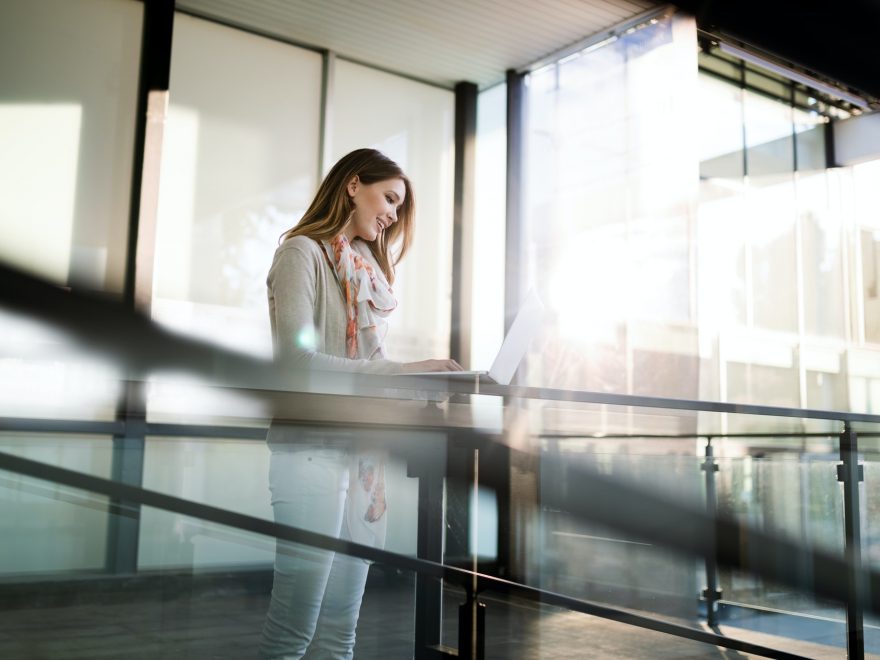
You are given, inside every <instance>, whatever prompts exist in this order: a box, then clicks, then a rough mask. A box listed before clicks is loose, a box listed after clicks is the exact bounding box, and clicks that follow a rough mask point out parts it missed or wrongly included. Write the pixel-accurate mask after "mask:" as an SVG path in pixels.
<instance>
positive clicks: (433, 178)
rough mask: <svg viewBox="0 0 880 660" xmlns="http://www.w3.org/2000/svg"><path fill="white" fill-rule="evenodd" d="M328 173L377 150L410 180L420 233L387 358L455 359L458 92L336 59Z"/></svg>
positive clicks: (398, 284)
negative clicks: (359, 153) (346, 159)
mask: <svg viewBox="0 0 880 660" xmlns="http://www.w3.org/2000/svg"><path fill="white" fill-rule="evenodd" d="M331 102H332V110H331V117H332V123H331V126H330V131H329V135H328V139H329V141H330V149H329V151H330V154H331V157H330V159H329V160H328V162H327V168H328V169H329V167H330V166H331V165H332V164H333V163H334V162H336V160H337V159H338V158H340V157H342V156H343V155H345V154H346V153H348V152H349V151H351V150H353V149H358V148H360V147H373V148H376V149H379V150H380V151H382V152H384V153H385V154H387V155H388V156H389V157H390V158H392V159H393V160H394V161H396V162H397V163H398V164H399V165H400V166H401V167H402V168H403V170H404V172H406V173H407V176H409V178H410V179H411V181H412V184H413V188H414V196H415V199H416V232H415V242H414V243H413V246H412V250H411V251H410V252H409V254H408V255H407V257H406V258H405V259H404V260H403V261H402V262H401V264H400V266H399V268H398V272H397V279H396V281H395V283H394V287H393V288H394V293H395V296H396V297H397V299H398V303H399V304H398V308H397V310H395V312H394V314H392V316H391V317H390V319H389V331H388V340H387V342H388V355H389V357H391V358H392V359H396V360H402V361H410V360H424V359H426V358H431V357H444V356H447V355H449V317H450V309H451V306H450V300H451V295H452V174H453V172H452V168H453V165H454V160H453V157H454V154H453V141H452V140H453V127H454V124H453V121H454V112H455V97H454V95H453V93H452V92H450V91H449V90H445V89H440V88H437V87H432V86H430V85H425V84H423V83H418V82H414V81H411V80H406V79H404V78H401V77H400V76H394V75H391V74H389V73H384V72H381V71H377V70H375V69H371V68H369V67H366V66H362V65H359V64H353V63H351V62H347V61H345V60H337V61H336V69H335V76H334V86H333V90H332V95H331Z"/></svg>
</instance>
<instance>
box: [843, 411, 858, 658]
mask: <svg viewBox="0 0 880 660" xmlns="http://www.w3.org/2000/svg"><path fill="white" fill-rule="evenodd" d="M858 452H859V442H858V437H857V436H856V432H855V431H854V430H853V428H852V426H851V425H850V423H849V422H844V427H843V432H842V433H841V434H840V460H841V461H842V463H840V464H839V465H838V466H837V480H838V481H840V482H842V483H843V529H844V541H845V553H846V557H847V559H848V560H849V561H850V562H851V566H852V570H850V572H849V575H847V592H848V598H847V600H846V652H847V657H849V658H851V659H856V660H861V659H862V658H864V657H865V629H864V622H863V618H864V617H863V612H864V610H863V604H864V595H865V594H864V585H863V584H862V579H861V572H862V571H861V568H862V543H861V524H860V523H861V521H860V513H859V482H860V481H862V480H864V478H865V473H864V467H863V466H861V465H859V456H858Z"/></svg>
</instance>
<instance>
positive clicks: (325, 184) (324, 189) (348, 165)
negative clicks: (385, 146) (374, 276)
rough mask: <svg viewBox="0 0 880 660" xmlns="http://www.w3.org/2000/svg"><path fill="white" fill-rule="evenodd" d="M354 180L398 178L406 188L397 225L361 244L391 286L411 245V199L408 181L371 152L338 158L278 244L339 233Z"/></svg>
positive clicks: (349, 209) (348, 215)
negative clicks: (298, 217) (371, 254)
mask: <svg viewBox="0 0 880 660" xmlns="http://www.w3.org/2000/svg"><path fill="white" fill-rule="evenodd" d="M354 177H358V179H360V181H361V183H364V184H366V185H370V184H371V183H376V182H377V181H387V180H388V179H400V180H401V181H403V185H404V187H405V188H406V196H405V197H404V199H403V203H402V204H401V206H400V210H399V211H398V212H397V222H395V223H394V224H392V225H391V226H390V227H388V228H387V229H386V230H385V231H383V232H380V234H379V236H377V237H376V240H373V241H365V242H366V243H367V245H368V246H369V248H370V252H372V253H373V257H375V259H376V262H377V263H378V264H379V267H380V268H381V269H382V272H383V273H384V274H385V278H386V279H387V280H388V283H389V284H391V283H392V282H394V267H395V266H396V265H397V264H398V263H400V260H401V259H403V256H404V255H405V254H406V252H407V250H409V247H410V245H411V244H412V239H413V229H414V226H413V225H414V216H415V199H413V192H412V186H411V185H410V182H409V179H408V178H407V177H406V175H405V174H404V173H403V170H401V169H400V166H399V165H398V164H397V163H395V162H394V161H393V160H391V159H390V158H388V156H386V155H385V154H383V153H382V152H380V151H376V150H375V149H356V150H355V151H352V152H351V153H349V154H346V155H345V156H343V157H342V158H340V159H339V161H338V162H337V163H336V164H335V165H334V166H333V168H332V169H331V170H330V171H329V172H328V173H327V176H326V177H324V180H323V181H322V182H321V186H320V187H319V188H318V192H317V193H316V194H315V199H313V200H312V203H311V205H310V206H309V208H308V210H307V211H306V213H305V215H304V216H303V217H302V219H301V220H300V221H299V222H298V223H297V224H296V226H295V227H293V228H291V229H288V230H287V231H286V232H284V234H282V235H281V241H285V240H287V239H288V238H291V237H293V236H308V237H309V238H311V239H314V240H316V241H329V240H331V239H333V238H334V237H336V236H338V235H339V234H340V233H342V231H343V230H344V229H345V226H346V225H347V224H348V221H349V220H350V219H351V215H352V212H353V211H354V202H353V201H352V199H351V197H350V196H349V195H348V191H347V186H348V183H349V181H351V180H352V179H353V178H354ZM398 241H399V245H398ZM395 248H396V250H395Z"/></svg>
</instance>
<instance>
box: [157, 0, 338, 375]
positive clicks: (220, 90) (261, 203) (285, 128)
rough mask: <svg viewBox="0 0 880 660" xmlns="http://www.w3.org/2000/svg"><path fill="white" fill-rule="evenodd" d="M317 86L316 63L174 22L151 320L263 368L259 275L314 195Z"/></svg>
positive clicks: (208, 27) (265, 335)
mask: <svg viewBox="0 0 880 660" xmlns="http://www.w3.org/2000/svg"><path fill="white" fill-rule="evenodd" d="M320 77H321V58H320V56H319V55H318V54H316V53H312V52H308V51H305V50H303V49H300V48H295V47H293V46H289V45H286V44H282V43H279V42H277V41H272V40H269V39H263V38H260V37H257V36H255V35H251V34H247V33H244V32H242V31H240V30H233V29H230V28H227V27H223V26H220V25H217V24H215V23H210V22H208V21H204V20H200V19H197V18H193V17H190V16H187V15H183V14H177V15H176V16H175V23H174V44H173V48H172V61H171V82H170V91H171V95H170V99H171V102H170V105H169V109H168V118H167V122H166V128H165V138H164V143H163V154H162V165H161V179H160V186H159V189H160V190H159V210H158V227H157V235H156V264H155V276H154V277H155V285H154V298H153V301H152V312H153V318H154V319H156V320H157V321H159V322H160V323H162V324H164V325H167V326H170V327H172V328H174V329H176V330H179V331H181V332H184V333H186V334H189V335H195V336H197V337H201V338H204V339H207V340H209V341H212V342H214V343H217V344H220V345H222V346H227V347H230V348H233V349H235V350H237V351H241V352H247V353H251V354H254V355H258V356H262V357H271V354H272V349H271V336H270V332H269V327H268V322H267V319H266V311H265V309H266V287H265V282H266V272H267V266H266V264H267V263H269V262H270V261H271V258H272V253H273V252H274V250H275V248H276V247H277V244H278V238H279V236H280V235H281V233H282V232H283V231H284V230H285V229H287V228H289V227H291V226H292V225H294V224H296V222H297V220H299V217H300V215H301V214H302V212H303V211H304V210H305V205H306V204H307V203H308V201H309V199H310V197H311V195H312V193H313V192H314V188H315V186H316V184H317V182H316V174H317V168H318V165H317V153H318V137H317V136H318V130H317V128H318V125H319V117H318V112H319V99H320V93H319V91H320ZM231 90H234V93H233V92H232V91H231Z"/></svg>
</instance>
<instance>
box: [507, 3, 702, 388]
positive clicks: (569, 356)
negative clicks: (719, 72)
mask: <svg viewBox="0 0 880 660" xmlns="http://www.w3.org/2000/svg"><path fill="white" fill-rule="evenodd" d="M694 29H695V28H694V24H693V22H692V21H690V20H689V19H685V18H671V19H665V20H663V21H660V22H658V23H656V24H653V25H650V26H647V27H645V28H643V29H641V30H637V31H635V32H632V33H629V34H625V35H622V36H621V37H619V38H617V39H616V40H614V41H613V42H612V43H609V44H607V45H602V46H600V47H596V48H592V49H588V50H587V51H584V52H583V53H580V54H577V55H573V56H570V57H567V58H566V59H564V60H561V61H559V62H557V63H555V64H553V65H550V66H548V67H546V68H544V69H542V70H540V71H537V72H535V73H534V74H531V75H529V76H528V78H527V83H526V84H527V99H528V100H527V114H528V126H527V129H526V130H527V133H526V136H525V141H526V147H525V152H526V161H525V168H526V169H525V179H526V183H525V186H524V191H523V197H524V209H525V216H526V227H527V228H526V229H525V236H524V240H525V243H526V246H527V250H526V251H527V254H528V259H529V264H528V267H529V280H530V284H531V285H532V286H536V287H537V288H538V290H539V291H540V292H541V293H542V297H543V298H544V300H545V301H547V303H548V305H549V309H550V311H551V314H552V316H553V318H552V320H551V323H550V325H551V329H550V330H549V332H548V339H547V341H546V343H545V345H544V346H542V353H541V356H540V358H537V356H533V358H534V359H532V360H531V361H530V363H529V364H530V371H529V373H530V378H531V379H534V380H535V382H536V383H537V382H540V384H541V385H545V386H554V387H562V388H571V389H581V388H583V389H589V390H599V391H603V390H610V391H616V392H632V391H638V392H639V393H645V394H648V393H653V394H661V393H662V394H663V395H665V396H688V397H689V398H693V396H694V395H695V394H696V389H695V385H696V382H697V373H698V369H697V367H698V361H697V360H696V355H697V337H696V333H695V332H694V331H693V325H692V323H691V320H692V318H693V316H694V313H695V305H694V300H693V291H692V286H691V282H692V268H693V266H692V245H691V243H690V241H689V237H690V235H691V232H692V231H693V221H694V217H693V215H694V209H695V201H696V199H695V193H696V190H697V169H696V164H697V155H696V154H697V140H696V139H695V136H694V134H693V131H692V130H691V127H692V123H693V121H692V118H693V116H694V109H693V104H692V102H691V99H692V98H693V96H694V93H695V89H696V59H695V53H694V49H693V41H694V38H695V36H694ZM645 339H649V341H648V342H647V343H645V341H644V340H645ZM537 365H540V367H539V368H533V367H537ZM672 365H676V368H677V369H679V370H680V369H684V370H685V371H684V373H682V372H680V371H679V372H677V373H676V376H675V377H674V378H664V376H663V374H664V373H670V368H671V367H672Z"/></svg>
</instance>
